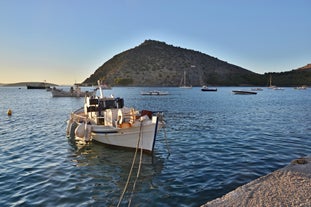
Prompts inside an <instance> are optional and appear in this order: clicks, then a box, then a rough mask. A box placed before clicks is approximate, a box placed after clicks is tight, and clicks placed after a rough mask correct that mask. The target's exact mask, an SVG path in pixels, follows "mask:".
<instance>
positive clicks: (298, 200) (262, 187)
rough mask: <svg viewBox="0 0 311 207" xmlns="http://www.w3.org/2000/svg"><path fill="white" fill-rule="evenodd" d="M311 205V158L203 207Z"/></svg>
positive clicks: (277, 171)
mask: <svg viewBox="0 0 311 207" xmlns="http://www.w3.org/2000/svg"><path fill="white" fill-rule="evenodd" d="M216 206H217V207H228V206H230V207H243V206H245V207H246V206H252V207H254V206H273V207H277V206H280V207H281V206H300V207H307V206H308V207H310V206H311V157H304V158H299V159H296V160H293V161H292V162H291V163H290V164H289V165H288V166H286V167H284V168H281V169H279V170H276V171H274V172H272V173H270V174H268V175H266V176H263V177H260V178H258V179H256V180H254V181H252V182H250V183H247V184H245V185H243V186H240V187H238V188H237V189H235V190H234V191H231V192H230V193H228V194H226V195H224V196H223V197H221V198H217V199H215V200H212V201H209V202H207V203H206V204H204V205H202V206H201V207H216Z"/></svg>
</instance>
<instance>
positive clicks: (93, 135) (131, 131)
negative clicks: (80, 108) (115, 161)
mask: <svg viewBox="0 0 311 207" xmlns="http://www.w3.org/2000/svg"><path fill="white" fill-rule="evenodd" d="M161 127H162V124H161V123H159V121H158V117H157V116H153V117H152V119H151V120H145V121H141V122H137V123H135V125H133V126H130V125H129V126H128V127H126V126H125V127H124V128H116V127H107V126H103V125H92V124H88V125H87V126H86V125H85V123H84V122H82V123H78V122H76V121H72V120H68V125H67V136H68V137H71V138H75V139H76V140H79V141H81V140H95V141H97V142H100V143H103V144H107V145H112V146H117V147H125V148H133V149H136V148H138V149H143V150H144V151H148V152H152V151H153V148H154V144H155V140H156V135H157V131H158V130H159V129H160V128H161ZM87 129H88V130H89V131H88V130H87ZM77 130H78V131H79V132H77ZM81 130H82V131H81Z"/></svg>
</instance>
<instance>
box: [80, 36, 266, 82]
mask: <svg viewBox="0 0 311 207" xmlns="http://www.w3.org/2000/svg"><path fill="white" fill-rule="evenodd" d="M184 71H186V72H187V76H188V77H187V79H188V80H189V82H190V83H191V84H192V85H193V86H201V85H203V84H208V85H249V84H255V85H257V84H260V77H261V76H260V75H259V74H256V73H253V72H251V71H249V70H246V69H244V68H241V67H239V66H236V65H233V64H229V63H227V62H225V61H222V60H219V59H217V58H215V57H211V56H209V55H206V54H203V53H201V52H198V51H193V50H189V49H183V48H180V47H175V46H172V45H168V44H166V43H164V42H159V41H154V40H146V41H145V42H144V43H142V44H141V45H139V46H137V47H135V48H132V49H129V50H127V51H125V52H122V53H120V54H118V55H116V56H114V57H113V58H111V59H110V60H108V61H107V62H105V63H104V64H103V65H102V66H100V67H99V68H98V69H97V70H96V71H95V72H94V74H92V75H91V76H90V77H89V78H87V79H86V80H85V81H84V82H83V83H84V84H96V82H97V80H99V79H100V80H103V81H104V82H105V83H107V84H110V85H129V86H178V85H179V84H180V81H181V79H182V76H183V73H184Z"/></svg>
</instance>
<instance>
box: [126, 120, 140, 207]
mask: <svg viewBox="0 0 311 207" xmlns="http://www.w3.org/2000/svg"><path fill="white" fill-rule="evenodd" d="M142 133H143V130H142V122H141V124H140V133H139V137H140V138H139V140H141V148H140V156H139V164H138V169H137V173H136V179H135V181H134V184H133V189H132V192H131V197H130V199H129V204H128V207H130V206H131V203H132V198H133V195H134V191H135V187H136V183H137V180H138V178H139V175H140V170H141V166H142V162H143V151H144V150H143V147H142V145H143V139H141V137H143V135H142Z"/></svg>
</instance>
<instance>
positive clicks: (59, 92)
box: [51, 84, 96, 98]
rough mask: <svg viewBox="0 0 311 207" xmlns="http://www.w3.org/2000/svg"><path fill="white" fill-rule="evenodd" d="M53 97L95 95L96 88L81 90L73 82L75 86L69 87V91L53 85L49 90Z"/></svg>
mask: <svg viewBox="0 0 311 207" xmlns="http://www.w3.org/2000/svg"><path fill="white" fill-rule="evenodd" d="M51 93H52V96H53V97H78V98H79V97H85V96H95V95H96V89H95V90H93V91H81V88H80V87H79V86H78V85H77V84H75V87H70V90H69V91H65V90H63V89H58V88H55V87H53V88H52V90H51Z"/></svg>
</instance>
